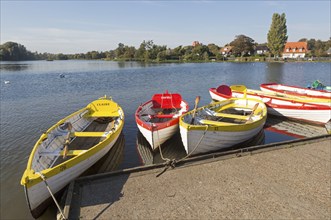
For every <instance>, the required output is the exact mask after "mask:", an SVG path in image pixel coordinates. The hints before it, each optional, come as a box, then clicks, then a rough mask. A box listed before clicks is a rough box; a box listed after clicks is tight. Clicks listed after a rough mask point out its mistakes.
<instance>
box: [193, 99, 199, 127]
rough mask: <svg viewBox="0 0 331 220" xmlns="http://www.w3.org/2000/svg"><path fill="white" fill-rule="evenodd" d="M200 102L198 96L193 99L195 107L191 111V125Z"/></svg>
mask: <svg viewBox="0 0 331 220" xmlns="http://www.w3.org/2000/svg"><path fill="white" fill-rule="evenodd" d="M199 101H200V96H197V97H196V98H195V105H194V109H193V114H192V120H191V124H193V122H194V117H195V113H196V112H197V108H198V103H199Z"/></svg>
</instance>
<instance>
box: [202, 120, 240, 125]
mask: <svg viewBox="0 0 331 220" xmlns="http://www.w3.org/2000/svg"><path fill="white" fill-rule="evenodd" d="M199 122H200V123H201V124H205V125H215V126H224V125H238V124H237V123H231V122H222V121H212V120H206V119H202V120H199Z"/></svg>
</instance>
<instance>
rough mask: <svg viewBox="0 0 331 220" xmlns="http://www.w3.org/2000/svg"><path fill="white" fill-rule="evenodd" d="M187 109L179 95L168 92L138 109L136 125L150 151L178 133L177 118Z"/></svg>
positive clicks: (156, 96)
mask: <svg viewBox="0 0 331 220" xmlns="http://www.w3.org/2000/svg"><path fill="white" fill-rule="evenodd" d="M171 100H172V101H171ZM188 108H189V106H188V104H187V102H186V101H184V100H182V98H181V96H180V95H179V94H176V93H175V94H169V93H168V92H166V93H164V94H155V95H154V96H153V97H152V99H151V100H149V101H147V102H145V103H144V104H142V105H140V106H139V107H138V109H137V110H136V113H135V119H136V123H137V126H138V129H139V131H140V132H141V133H142V135H143V136H144V137H145V138H146V140H147V141H148V143H149V144H150V146H151V148H152V150H156V149H157V148H158V147H159V146H161V145H162V144H163V143H164V142H166V141H167V140H168V139H170V138H171V137H172V136H173V135H174V134H175V133H176V132H177V131H178V122H179V117H180V116H181V115H182V114H184V113H186V112H187V111H188Z"/></svg>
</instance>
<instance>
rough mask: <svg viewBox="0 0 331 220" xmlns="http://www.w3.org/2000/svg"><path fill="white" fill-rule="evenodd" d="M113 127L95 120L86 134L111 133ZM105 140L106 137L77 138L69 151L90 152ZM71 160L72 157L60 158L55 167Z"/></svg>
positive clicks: (70, 145)
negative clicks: (89, 150)
mask: <svg viewBox="0 0 331 220" xmlns="http://www.w3.org/2000/svg"><path fill="white" fill-rule="evenodd" d="M112 122H113V121H112ZM112 127H113V123H105V120H101V119H97V120H94V121H93V122H92V123H91V124H90V125H89V126H88V127H87V128H86V129H85V130H84V132H105V131H110V130H111V129H112ZM103 139H105V137H76V138H74V140H73V141H72V142H71V143H70V144H69V146H68V150H88V149H90V148H91V147H93V146H94V145H96V144H98V143H99V142H100V141H102V140H103ZM70 158H71V156H67V157H66V158H64V159H63V156H59V157H58V158H57V160H56V162H55V163H54V165H53V166H56V165H58V164H60V163H63V162H64V161H66V160H68V159H70Z"/></svg>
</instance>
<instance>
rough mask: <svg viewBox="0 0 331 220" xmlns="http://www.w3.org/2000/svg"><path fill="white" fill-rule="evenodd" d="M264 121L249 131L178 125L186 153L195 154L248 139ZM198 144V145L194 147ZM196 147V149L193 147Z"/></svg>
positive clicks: (257, 131) (261, 127)
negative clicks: (215, 129) (204, 128)
mask: <svg viewBox="0 0 331 220" xmlns="http://www.w3.org/2000/svg"><path fill="white" fill-rule="evenodd" d="M263 126H264V123H262V124H261V125H259V126H257V127H256V128H254V129H251V130H249V131H237V132H236V131H208V130H206V131H204V130H189V129H187V128H184V127H182V126H180V133H181V138H182V141H183V145H184V148H185V150H186V153H187V154H190V153H191V152H192V154H191V155H196V154H202V153H207V152H212V151H217V150H221V149H225V148H229V147H231V146H234V145H236V144H239V143H242V142H244V141H247V140H249V139H250V138H252V137H254V136H255V135H257V134H258V133H259V132H260V131H261V130H262V129H263ZM197 145H198V147H196V146H197ZM195 148H196V149H195Z"/></svg>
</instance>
